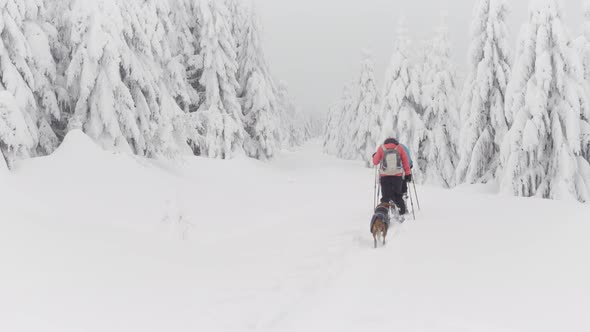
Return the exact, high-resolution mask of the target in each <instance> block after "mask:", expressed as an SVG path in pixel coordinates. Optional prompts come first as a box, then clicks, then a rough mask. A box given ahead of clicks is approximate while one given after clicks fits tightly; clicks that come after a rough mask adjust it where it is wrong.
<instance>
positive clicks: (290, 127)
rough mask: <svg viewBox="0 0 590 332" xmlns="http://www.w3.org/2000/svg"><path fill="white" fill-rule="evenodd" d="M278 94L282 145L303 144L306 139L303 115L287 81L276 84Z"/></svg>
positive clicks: (295, 145) (289, 146)
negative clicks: (290, 92) (296, 104)
mask: <svg viewBox="0 0 590 332" xmlns="http://www.w3.org/2000/svg"><path fill="white" fill-rule="evenodd" d="M276 96H277V100H278V101H277V103H278V110H279V112H278V113H279V128H280V139H281V145H282V146H284V147H287V148H291V147H297V146H301V145H302V144H303V143H304V141H305V139H306V138H305V133H304V130H303V126H304V122H303V117H302V116H301V113H300V112H299V110H298V109H297V107H296V106H295V102H294V101H293V99H292V97H291V95H290V94H289V87H288V86H287V83H285V82H283V81H280V82H279V84H278V85H277V86H276Z"/></svg>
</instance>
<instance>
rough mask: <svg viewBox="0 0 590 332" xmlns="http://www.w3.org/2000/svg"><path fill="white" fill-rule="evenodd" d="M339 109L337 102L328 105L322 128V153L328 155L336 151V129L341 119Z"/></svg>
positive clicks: (337, 129)
mask: <svg viewBox="0 0 590 332" xmlns="http://www.w3.org/2000/svg"><path fill="white" fill-rule="evenodd" d="M341 110H342V109H341V108H340V106H339V105H338V104H337V103H335V104H334V105H332V106H330V109H329V110H328V116H327V118H326V124H325V128H324V141H323V149H324V153H326V154H329V155H335V154H336V153H337V151H338V145H337V144H338V131H339V128H340V125H341V121H342V114H341V113H340V112H341Z"/></svg>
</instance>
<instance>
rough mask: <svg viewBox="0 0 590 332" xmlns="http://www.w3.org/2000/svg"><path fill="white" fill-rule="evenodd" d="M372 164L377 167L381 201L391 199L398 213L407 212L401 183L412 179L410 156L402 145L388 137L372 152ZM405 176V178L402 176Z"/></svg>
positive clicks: (387, 201) (385, 201)
mask: <svg viewBox="0 0 590 332" xmlns="http://www.w3.org/2000/svg"><path fill="white" fill-rule="evenodd" d="M373 164H374V165H375V166H377V165H381V166H380V167H379V177H380V182H381V196H382V197H381V202H382V203H389V202H390V201H393V202H394V203H395V205H396V206H397V207H398V208H399V213H400V215H404V214H406V213H407V208H406V203H405V202H404V198H403V194H404V193H403V191H402V189H403V183H404V182H405V181H408V182H411V181H412V170H411V168H410V158H409V157H408V153H407V152H406V150H405V149H404V147H403V146H402V145H401V144H400V143H399V142H398V141H397V140H396V139H395V138H388V139H386V140H385V142H384V143H383V145H382V146H380V147H379V148H378V149H377V152H375V154H373ZM404 176H405V178H404Z"/></svg>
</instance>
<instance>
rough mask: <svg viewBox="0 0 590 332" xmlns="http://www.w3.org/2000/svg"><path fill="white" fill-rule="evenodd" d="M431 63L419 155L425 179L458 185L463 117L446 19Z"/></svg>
mask: <svg viewBox="0 0 590 332" xmlns="http://www.w3.org/2000/svg"><path fill="white" fill-rule="evenodd" d="M428 62H429V65H428V66H427V68H428V72H425V73H424V75H425V76H424V77H423V82H424V83H423V84H424V86H423V88H422V89H423V105H424V106H425V109H424V114H423V117H422V120H423V122H424V125H425V126H426V133H427V135H426V138H425V140H424V141H423V143H422V145H421V151H420V152H421V153H420V154H419V156H421V158H422V160H424V164H423V169H422V171H423V172H424V177H425V179H424V181H425V182H429V183H438V184H440V185H442V186H444V187H447V188H448V187H451V186H453V185H454V178H455V165H456V163H457V159H458V157H457V147H456V144H457V131H458V127H459V124H458V121H459V120H458V110H457V102H456V95H455V94H456V86H455V73H454V70H453V66H452V64H451V59H450V48H449V40H448V28H447V26H446V22H443V25H442V26H441V27H440V28H439V29H438V31H437V34H436V37H435V38H434V40H433V41H432V53H431V54H430V57H429V61H428Z"/></svg>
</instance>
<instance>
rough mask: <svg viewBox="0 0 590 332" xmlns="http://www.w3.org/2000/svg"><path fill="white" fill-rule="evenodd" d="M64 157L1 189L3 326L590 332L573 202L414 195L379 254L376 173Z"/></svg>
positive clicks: (287, 164) (469, 192) (341, 167)
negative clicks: (416, 202)
mask: <svg viewBox="0 0 590 332" xmlns="http://www.w3.org/2000/svg"><path fill="white" fill-rule="evenodd" d="M66 145H67V146H65V147H62V148H60V150H59V151H58V153H56V154H55V155H54V156H50V157H46V158H39V159H34V160H30V161H25V162H22V163H20V164H18V165H17V167H16V173H15V174H14V175H13V176H11V177H10V178H9V179H8V180H6V182H5V183H4V184H3V185H2V186H0V201H2V202H6V204H5V206H3V207H2V209H0V261H1V262H3V264H2V266H1V267H0V330H2V331H17V332H20V331H23V332H24V331H26V332H29V331H82V330H83V331H97V332H98V331H100V332H103V331H121V332H123V331H124V332H129V331H142V332H145V331H195V330H197V331H341V332H342V331H359V330H363V331H364V330H370V331H392V330H400V331H494V332H495V331H556V330H564V331H565V330H567V331H585V330H588V328H589V327H590V322H588V321H587V319H586V318H585V317H586V315H585V313H586V311H587V309H588V308H590V286H588V285H587V280H589V279H590V268H589V267H588V265H587V263H586V262H588V261H589V258H590V254H589V253H590V244H588V242H587V239H586V235H585V234H588V232H589V231H590V225H589V224H588V222H587V216H588V215H589V212H590V208H589V207H587V206H585V205H580V204H574V203H565V202H556V201H542V200H535V199H515V198H512V197H505V196H492V195H489V194H485V193H480V192H478V191H483V190H480V189H479V188H478V187H461V188H458V189H455V190H451V191H449V190H441V189H435V188H429V187H423V186H419V187H418V190H419V194H420V200H421V204H422V206H423V211H421V212H420V213H418V220H417V221H412V220H409V221H407V222H406V223H405V224H403V225H396V226H395V228H394V231H393V234H390V236H389V238H388V244H387V246H386V247H384V248H380V249H377V250H375V249H373V248H372V238H371V236H370V234H369V230H368V227H369V221H370V217H371V213H372V211H371V205H372V193H373V182H372V181H373V174H374V173H373V172H372V170H370V169H366V168H364V167H363V165H362V163H361V162H349V161H342V160H337V159H335V158H332V157H328V156H325V155H323V154H322V153H321V149H320V146H319V144H317V143H313V144H309V145H307V146H306V147H304V148H302V149H300V150H298V151H293V152H285V153H283V154H282V155H280V156H279V157H278V158H277V159H276V160H274V161H272V162H259V161H253V160H249V159H236V160H233V161H220V160H209V159H201V158H192V159H190V160H187V161H186V162H185V163H183V164H182V165H180V166H172V165H168V164H162V163H157V162H153V161H146V160H140V162H141V163H140V164H138V163H137V162H136V159H135V158H129V157H126V156H123V155H113V154H110V153H106V152H102V151H99V150H98V149H95V150H93V149H90V148H89V146H88V142H87V141H84V139H82V138H80V137H78V138H76V139H72V140H70V141H69V142H68V140H66ZM78 149H82V150H84V151H86V153H87V154H84V156H85V158H84V160H83V161H77V162H76V158H77V157H76V156H78V155H79V154H80V153H81V151H78ZM88 151H90V152H88ZM181 239H184V240H181Z"/></svg>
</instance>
